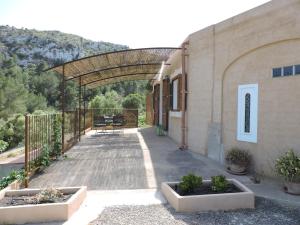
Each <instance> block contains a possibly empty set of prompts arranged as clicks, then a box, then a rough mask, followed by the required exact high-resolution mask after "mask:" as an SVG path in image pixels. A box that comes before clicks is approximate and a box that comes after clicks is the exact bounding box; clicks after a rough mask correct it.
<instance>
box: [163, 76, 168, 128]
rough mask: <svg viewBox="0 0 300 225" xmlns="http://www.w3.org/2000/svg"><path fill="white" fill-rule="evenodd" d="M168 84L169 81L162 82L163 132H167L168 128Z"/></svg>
mask: <svg viewBox="0 0 300 225" xmlns="http://www.w3.org/2000/svg"><path fill="white" fill-rule="evenodd" d="M169 98H170V82H169V79H164V80H163V96H162V126H163V129H164V130H168V126H169V106H170V99H169Z"/></svg>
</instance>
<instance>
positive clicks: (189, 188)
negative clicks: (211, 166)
mask: <svg viewBox="0 0 300 225" xmlns="http://www.w3.org/2000/svg"><path fill="white" fill-rule="evenodd" d="M201 185H202V177H201V176H196V175H194V174H192V173H190V174H188V175H186V176H183V177H182V178H181V182H180V183H179V188H180V190H181V191H183V192H184V193H192V192H194V191H195V190H196V189H197V188H199V187H200V186H201Z"/></svg>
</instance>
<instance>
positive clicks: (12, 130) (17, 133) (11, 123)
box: [0, 114, 25, 148]
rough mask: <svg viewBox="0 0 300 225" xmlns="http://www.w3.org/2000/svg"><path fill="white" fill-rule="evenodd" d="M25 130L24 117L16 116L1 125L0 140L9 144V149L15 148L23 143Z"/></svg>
mask: <svg viewBox="0 0 300 225" xmlns="http://www.w3.org/2000/svg"><path fill="white" fill-rule="evenodd" d="M24 129H25V119H24V116H23V115H19V114H18V115H15V116H13V117H11V118H9V119H8V120H7V121H5V122H3V123H2V124H1V127H0V139H1V140H3V141H5V142H7V143H8V148H12V147H15V146H17V145H18V144H19V143H20V142H22V141H23V139H24Z"/></svg>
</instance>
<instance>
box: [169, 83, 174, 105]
mask: <svg viewBox="0 0 300 225" xmlns="http://www.w3.org/2000/svg"><path fill="white" fill-rule="evenodd" d="M169 85H170V109H171V110H172V109H173V81H172V82H170V83H169Z"/></svg>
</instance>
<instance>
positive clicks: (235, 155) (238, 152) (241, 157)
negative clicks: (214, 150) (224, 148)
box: [226, 148, 251, 166]
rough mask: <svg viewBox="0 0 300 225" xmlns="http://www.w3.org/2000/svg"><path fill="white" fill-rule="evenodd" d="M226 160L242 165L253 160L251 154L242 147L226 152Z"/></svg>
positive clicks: (246, 164)
mask: <svg viewBox="0 0 300 225" xmlns="http://www.w3.org/2000/svg"><path fill="white" fill-rule="evenodd" d="M226 161H227V162H228V163H233V164H237V165H241V166H248V165H249V163H250V161H251V156H250V154H249V153H248V152H247V151H245V150H242V149H238V148H233V149H231V150H230V151H228V152H227V154H226Z"/></svg>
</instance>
